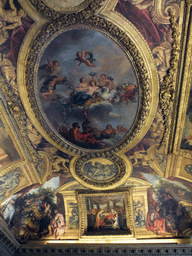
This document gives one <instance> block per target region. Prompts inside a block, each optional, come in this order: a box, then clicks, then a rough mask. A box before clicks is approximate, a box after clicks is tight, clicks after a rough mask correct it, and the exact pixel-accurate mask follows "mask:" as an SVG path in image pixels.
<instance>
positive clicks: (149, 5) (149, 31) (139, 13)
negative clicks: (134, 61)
mask: <svg viewBox="0 0 192 256" xmlns="http://www.w3.org/2000/svg"><path fill="white" fill-rule="evenodd" d="M155 2H158V3H155ZM180 2H181V1H180V0H179V1H174V0H173V1H169V0H167V1H162V0H154V1H153V0H149V1H146V0H135V1H132V0H118V2H117V5H116V6H115V11H116V12H118V13H120V14H121V15H123V16H124V17H125V18H126V19H127V20H129V21H130V22H131V23H132V24H133V25H134V26H135V27H136V28H137V29H138V31H139V32H140V33H141V35H142V36H143V37H144V38H145V40H146V42H147V43H148V45H149V47H150V49H151V51H152V54H153V56H154V59H155V62H156V65H157V68H158V73H159V79H160V82H162V81H163V77H164V76H165V75H166V72H167V69H168V68H169V67H170V58H171V50H172V42H173V39H172V30H171V28H170V24H168V23H169V22H168V21H167V16H164V17H163V15H164V14H163V13H162V16H161V21H160V19H159V20H158V19H157V17H158V16H159V13H161V12H162V10H157V9H156V8H163V5H164V8H165V9H166V8H168V7H169V8H170V7H171V6H172V8H173V9H174V8H176V9H175V10H177V11H176V12H177V16H179V12H180V14H181V9H180ZM160 6H161V7H160ZM178 10H179V12H178ZM181 15H182V14H181Z"/></svg>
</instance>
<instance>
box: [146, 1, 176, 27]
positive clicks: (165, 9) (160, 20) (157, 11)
mask: <svg viewBox="0 0 192 256" xmlns="http://www.w3.org/2000/svg"><path fill="white" fill-rule="evenodd" d="M150 11H151V16H152V19H153V22H154V23H156V24H170V18H169V12H172V14H173V15H174V16H175V18H176V19H177V18H178V17H179V12H180V8H179V4H178V3H176V2H168V4H165V0H158V1H154V7H153V6H151V7H150Z"/></svg>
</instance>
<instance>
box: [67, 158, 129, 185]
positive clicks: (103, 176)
mask: <svg viewBox="0 0 192 256" xmlns="http://www.w3.org/2000/svg"><path fill="white" fill-rule="evenodd" d="M70 165H71V166H70V170H71V173H72V175H73V177H74V178H75V179H76V180H77V181H79V182H80V183H81V184H82V185H85V186H87V187H89V188H91V189H95V190H109V189H114V188H116V187H118V186H120V185H122V184H123V183H124V182H125V181H126V180H127V179H128V178H129V176H130V174H131V172H132V169H133V168H132V164H131V161H130V160H129V159H128V158H126V157H125V156H123V155H122V156H118V155H110V154H108V155H107V156H99V155H98V156H96V155H90V154H87V155H86V156H82V157H77V158H74V159H73V160H72V161H71V163H70Z"/></svg>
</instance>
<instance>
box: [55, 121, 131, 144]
mask: <svg viewBox="0 0 192 256" xmlns="http://www.w3.org/2000/svg"><path fill="white" fill-rule="evenodd" d="M57 128H58V131H59V133H60V134H61V135H62V136H63V137H64V138H66V139H67V140H69V141H71V142H73V143H75V144H77V145H80V146H83V145H84V144H86V145H88V146H89V147H94V148H97V147H102V146H105V145H106V144H107V140H109V139H111V138H114V137H115V135H118V134H121V135H123V136H124V135H125V134H126V133H127V132H128V130H127V129H126V127H124V126H122V125H120V124H119V125H117V128H113V126H112V125H111V124H108V125H107V126H106V128H105V129H104V130H102V131H99V130H98V129H97V128H95V127H93V126H92V125H91V123H90V122H89V121H88V120H85V121H84V122H83V123H82V131H80V125H79V123H77V122H75V123H73V124H72V127H71V128H70V126H69V127H67V126H63V125H59V126H58V127H57ZM103 140H105V142H103Z"/></svg>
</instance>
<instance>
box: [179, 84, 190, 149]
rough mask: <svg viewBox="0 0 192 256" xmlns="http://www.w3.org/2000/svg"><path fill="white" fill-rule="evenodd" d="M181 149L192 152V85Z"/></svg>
mask: <svg viewBox="0 0 192 256" xmlns="http://www.w3.org/2000/svg"><path fill="white" fill-rule="evenodd" d="M181 148H182V149H188V150H192V84H191V89H190V95H189V100H188V107H187V113H186V118H185V125H184V129H183V136H182V141H181Z"/></svg>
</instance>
